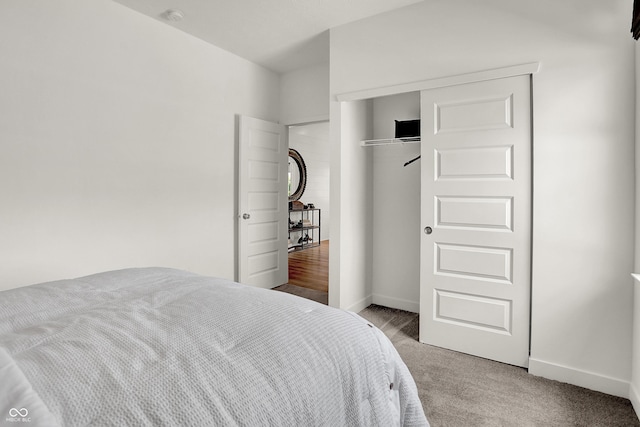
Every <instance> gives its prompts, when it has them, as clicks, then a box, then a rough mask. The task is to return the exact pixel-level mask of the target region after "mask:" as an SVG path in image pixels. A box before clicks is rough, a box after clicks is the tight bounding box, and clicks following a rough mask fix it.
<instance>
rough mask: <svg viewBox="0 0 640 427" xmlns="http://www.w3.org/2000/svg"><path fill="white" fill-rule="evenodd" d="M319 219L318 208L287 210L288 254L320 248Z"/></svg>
mask: <svg viewBox="0 0 640 427" xmlns="http://www.w3.org/2000/svg"><path fill="white" fill-rule="evenodd" d="M320 217H321V212H320V209H318V208H313V209H289V252H294V251H302V250H304V249H309V248H313V247H316V246H320V224H321V221H320ZM305 220H308V222H307V223H305Z"/></svg>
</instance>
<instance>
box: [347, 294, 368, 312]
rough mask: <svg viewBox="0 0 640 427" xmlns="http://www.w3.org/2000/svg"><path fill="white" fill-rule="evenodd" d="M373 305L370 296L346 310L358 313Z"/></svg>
mask: <svg viewBox="0 0 640 427" xmlns="http://www.w3.org/2000/svg"><path fill="white" fill-rule="evenodd" d="M371 304H373V302H372V298H371V295H368V296H366V297H365V298H363V299H361V300H360V301H357V302H356V303H354V304H351V305H350V306H348V307H347V308H345V310H347V311H353V312H354V313H358V312H360V311H362V310H364V309H365V308H367V307H369V306H370V305H371Z"/></svg>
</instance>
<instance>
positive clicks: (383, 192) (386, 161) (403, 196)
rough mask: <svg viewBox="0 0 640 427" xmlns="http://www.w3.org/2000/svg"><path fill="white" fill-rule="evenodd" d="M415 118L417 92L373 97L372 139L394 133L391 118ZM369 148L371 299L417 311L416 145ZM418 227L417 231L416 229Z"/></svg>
mask: <svg viewBox="0 0 640 427" xmlns="http://www.w3.org/2000/svg"><path fill="white" fill-rule="evenodd" d="M419 118H420V93H419V92H413V93H405V94H402V95H395V96H385V97H381V98H376V99H374V100H373V138H374V139H385V138H393V137H394V135H395V122H394V120H411V119H419ZM363 150H371V151H372V152H373V210H372V213H373V230H372V235H373V263H372V264H373V270H372V292H373V295H372V299H373V302H374V303H375V304H380V305H383V306H385V307H392V308H399V309H402V310H407V311H412V312H414V313H418V312H419V310H420V233H419V230H420V160H418V161H416V162H414V163H412V164H411V165H409V166H407V167H404V163H405V162H407V161H409V160H411V159H413V158H415V157H416V156H419V155H420V144H394V145H381V146H376V147H370V148H363ZM416 231H418V232H416Z"/></svg>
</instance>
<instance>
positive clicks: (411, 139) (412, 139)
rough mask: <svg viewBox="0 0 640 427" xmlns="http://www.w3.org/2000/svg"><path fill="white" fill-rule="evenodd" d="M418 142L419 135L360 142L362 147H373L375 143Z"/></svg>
mask: <svg viewBox="0 0 640 427" xmlns="http://www.w3.org/2000/svg"><path fill="white" fill-rule="evenodd" d="M416 142H420V137H419V136H411V137H405V138H385V139H366V140H364V141H361V142H360V145H362V146H363V147H373V146H376V145H393V144H414V143H416Z"/></svg>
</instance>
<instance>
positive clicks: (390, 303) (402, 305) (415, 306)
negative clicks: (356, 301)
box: [372, 294, 420, 313]
mask: <svg viewBox="0 0 640 427" xmlns="http://www.w3.org/2000/svg"><path fill="white" fill-rule="evenodd" d="M372 301H373V304H378V305H382V306H384V307H389V308H397V309H398V310H404V311H410V312H411V313H420V302H416V301H409V300H406V299H400V298H393V297H388V296H386V295H380V294H373V299H372Z"/></svg>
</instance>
